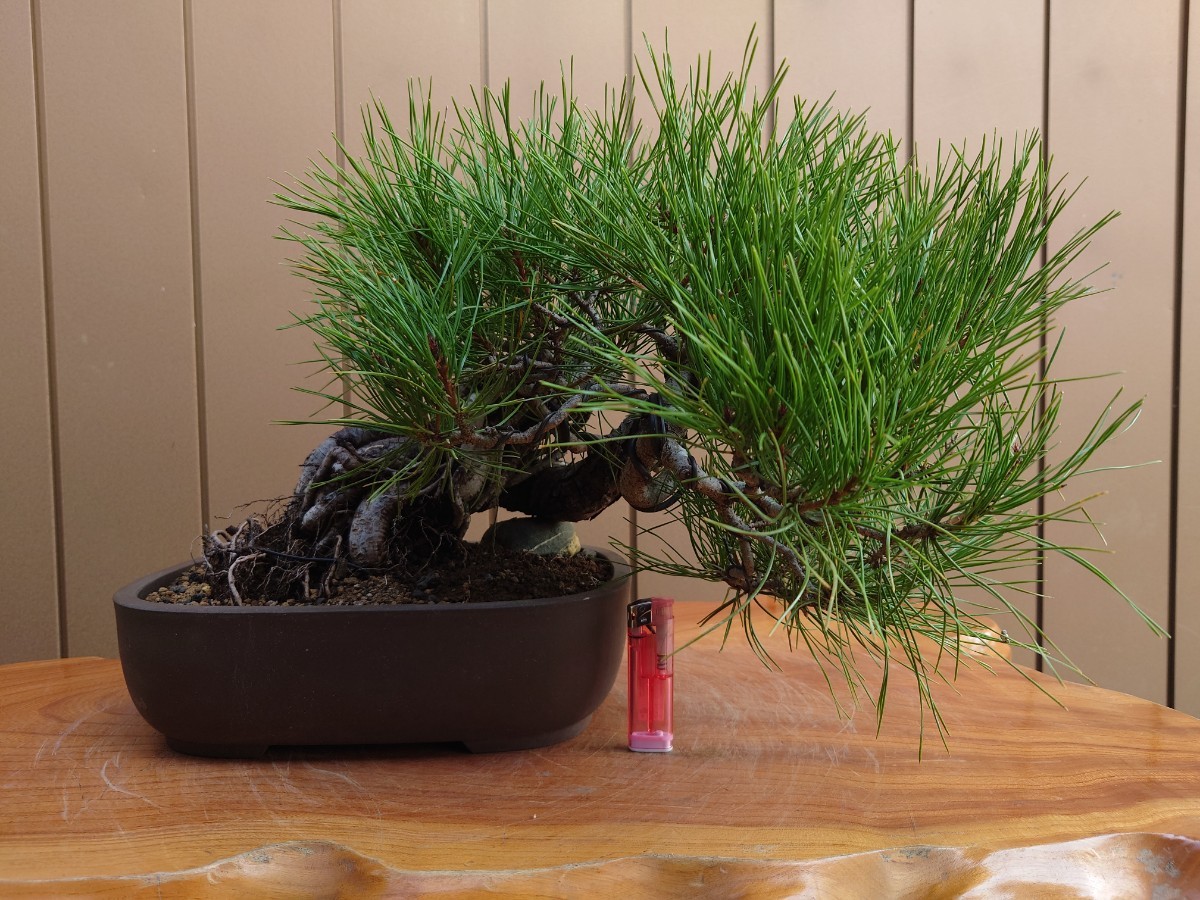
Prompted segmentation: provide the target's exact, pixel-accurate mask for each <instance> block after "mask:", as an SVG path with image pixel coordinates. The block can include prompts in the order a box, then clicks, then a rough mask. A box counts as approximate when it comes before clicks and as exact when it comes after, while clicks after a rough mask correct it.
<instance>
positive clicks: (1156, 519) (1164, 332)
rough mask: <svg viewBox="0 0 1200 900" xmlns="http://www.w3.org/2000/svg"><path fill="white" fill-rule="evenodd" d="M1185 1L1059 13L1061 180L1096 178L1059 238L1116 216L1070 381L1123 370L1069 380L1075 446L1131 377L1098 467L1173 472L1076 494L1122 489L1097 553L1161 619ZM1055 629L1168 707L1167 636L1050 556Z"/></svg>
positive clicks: (1055, 54) (1101, 248) (1145, 474)
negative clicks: (1116, 431)
mask: <svg viewBox="0 0 1200 900" xmlns="http://www.w3.org/2000/svg"><path fill="white" fill-rule="evenodd" d="M1179 21H1180V10H1179V5H1178V3H1174V2H1162V3H1151V4H1130V3H1125V2H1121V0H1103V2H1096V0H1064V2H1060V3H1055V4H1054V7H1053V11H1052V15H1051V20H1050V92H1051V94H1050V127H1049V134H1050V148H1051V151H1052V153H1053V155H1054V161H1055V163H1056V167H1057V171H1058V173H1059V175H1063V174H1066V173H1069V181H1070V183H1071V184H1077V183H1078V182H1079V181H1080V179H1082V178H1084V177H1086V178H1087V184H1085V185H1084V187H1083V190H1081V191H1080V193H1079V195H1078V196H1077V197H1076V200H1075V202H1074V203H1073V204H1072V206H1071V207H1070V208H1069V209H1068V212H1067V215H1066V216H1065V217H1064V218H1063V219H1060V220H1059V223H1058V225H1057V228H1056V231H1055V234H1054V235H1053V236H1052V243H1059V242H1061V241H1062V240H1064V239H1066V238H1067V236H1068V235H1069V234H1070V233H1071V232H1073V231H1075V230H1076V229H1077V228H1079V227H1081V226H1083V225H1085V224H1087V223H1090V222H1092V221H1095V220H1096V219H1097V218H1098V217H1099V216H1101V215H1102V214H1103V213H1105V212H1106V211H1108V210H1109V209H1112V208H1116V209H1119V210H1121V212H1122V215H1121V218H1120V219H1118V220H1117V221H1116V222H1114V223H1113V224H1112V226H1111V227H1109V228H1106V229H1105V230H1104V231H1103V232H1102V234H1101V235H1100V236H1099V237H1098V238H1097V239H1096V240H1095V242H1094V243H1093V245H1092V249H1091V250H1090V251H1089V252H1088V253H1087V254H1086V258H1084V259H1082V260H1081V261H1080V263H1079V265H1078V266H1077V267H1076V269H1075V272H1076V274H1077V275H1082V274H1084V273H1086V272H1087V271H1089V270H1090V269H1092V268H1094V267H1095V266H1096V265H1098V264H1100V263H1102V262H1103V261H1105V260H1109V261H1110V264H1109V266H1108V267H1107V268H1106V269H1103V270H1102V271H1100V272H1098V273H1096V275H1094V276H1093V277H1092V283H1093V284H1094V285H1095V286H1096V287H1098V288H1102V289H1108V290H1109V293H1106V294H1103V295H1100V296H1096V297H1092V298H1090V299H1087V300H1083V301H1080V303H1078V304H1076V305H1075V308H1073V309H1067V310H1066V311H1065V312H1064V313H1063V315H1062V316H1061V317H1060V319H1061V322H1062V324H1064V325H1065V326H1066V329H1067V343H1066V345H1065V346H1064V348H1063V351H1062V353H1061V354H1060V359H1059V361H1058V364H1056V366H1055V371H1056V373H1057V374H1058V375H1059V377H1062V376H1067V375H1078V374H1082V373H1088V372H1091V373H1095V372H1101V371H1114V370H1115V371H1120V372H1122V374H1121V375H1120V376H1119V377H1118V378H1110V379H1104V380H1101V381H1095V382H1085V383H1074V384H1068V385H1065V386H1064V388H1063V392H1064V394H1065V402H1064V406H1065V414H1064V417H1063V418H1064V422H1063V427H1062V430H1061V434H1062V445H1063V446H1064V447H1065V446H1068V445H1069V444H1070V443H1071V441H1072V440H1074V439H1077V438H1079V437H1080V436H1081V435H1082V433H1083V431H1084V429H1085V428H1086V427H1087V426H1088V425H1089V424H1090V421H1089V416H1091V417H1093V418H1094V416H1095V415H1098V414H1099V412H1100V411H1101V410H1102V409H1103V408H1104V405H1105V403H1106V402H1107V401H1108V400H1109V398H1110V397H1111V396H1112V394H1113V392H1114V391H1115V390H1116V388H1117V386H1118V385H1120V384H1124V385H1125V387H1126V390H1125V394H1124V398H1126V399H1133V398H1136V397H1145V398H1146V405H1145V409H1144V411H1143V413H1142V416H1141V419H1140V420H1139V421H1138V423H1137V424H1136V425H1135V426H1134V428H1133V429H1132V430H1131V431H1130V432H1128V433H1127V434H1126V435H1125V436H1124V437H1123V438H1122V439H1120V440H1118V441H1116V442H1115V443H1114V444H1112V445H1110V446H1109V447H1108V448H1106V449H1105V450H1104V451H1103V452H1102V453H1101V454H1099V455H1098V456H1097V457H1096V459H1095V462H1096V464H1098V465H1102V466H1103V465H1120V464H1131V463H1143V462H1150V461H1153V460H1162V461H1163V462H1162V463H1161V464H1159V465H1151V466H1148V467H1145V468H1141V469H1137V470H1133V471H1124V472H1104V473H1101V474H1098V475H1096V476H1093V477H1091V478H1085V479H1080V480H1079V481H1078V483H1077V484H1075V485H1072V488H1071V491H1070V496H1071V497H1080V496H1086V495H1087V494H1090V493H1092V492H1094V491H1096V490H1099V489H1107V491H1108V493H1107V495H1106V496H1104V497H1101V498H1099V499H1098V500H1096V501H1095V502H1094V503H1093V504H1092V505H1091V507H1090V508H1091V511H1092V515H1093V517H1094V519H1095V520H1096V521H1097V522H1100V523H1103V525H1102V530H1103V532H1104V535H1105V537H1106V538H1107V542H1108V548H1109V550H1110V551H1111V552H1112V553H1111V555H1106V556H1102V557H1097V562H1098V563H1099V564H1100V565H1101V567H1102V568H1104V569H1105V570H1106V571H1107V572H1108V573H1109V575H1110V576H1111V577H1112V578H1113V580H1114V581H1115V582H1116V583H1118V584H1119V585H1121V586H1123V587H1124V588H1125V589H1126V591H1127V592H1128V593H1129V594H1130V595H1131V596H1132V597H1133V599H1134V600H1135V601H1137V602H1138V603H1139V604H1140V605H1141V606H1142V608H1143V609H1145V610H1146V611H1147V612H1148V613H1149V614H1150V615H1151V616H1153V617H1154V618H1155V619H1157V620H1158V621H1159V622H1162V623H1165V622H1166V619H1167V605H1168V597H1167V563H1168V542H1169V539H1170V535H1169V533H1168V510H1169V504H1170V496H1169V490H1170V485H1169V478H1170V467H1169V465H1168V463H1167V461H1168V460H1169V457H1170V454H1171V389H1172V382H1171V379H1172V372H1171V346H1172V330H1173V312H1174V302H1173V301H1174V297H1173V272H1174V257H1173V250H1174V244H1175V222H1174V213H1175V166H1176V140H1175V138H1176V130H1175V129H1176V108H1177V99H1178V98H1177V89H1178V73H1179V59H1178V49H1179V34H1178V27H1179ZM1048 534H1049V535H1050V536H1051V537H1052V538H1053V539H1054V540H1056V541H1060V542H1063V543H1067V544H1071V543H1076V544H1079V543H1083V544H1086V545H1090V546H1094V545H1096V544H1097V543H1098V539H1097V538H1096V536H1095V535H1094V534H1093V533H1091V532H1090V531H1089V530H1088V529H1086V528H1082V527H1081V528H1070V527H1067V526H1052V527H1049V528H1048ZM1046 588H1047V594H1048V595H1049V596H1048V599H1047V603H1046V628H1047V631H1048V632H1049V633H1050V634H1051V635H1055V636H1057V638H1058V641H1059V644H1060V645H1061V646H1062V647H1063V649H1064V651H1065V652H1066V653H1067V655H1068V656H1070V657H1071V658H1072V659H1074V661H1075V662H1076V663H1077V664H1078V665H1079V666H1081V667H1082V669H1083V670H1084V671H1085V672H1086V673H1087V674H1088V675H1090V676H1091V677H1092V678H1093V679H1095V680H1096V681H1097V682H1098V683H1099V684H1100V685H1102V686H1104V687H1109V688H1115V689H1118V690H1122V691H1126V692H1128V693H1131V694H1136V695H1138V696H1141V697H1146V698H1148V699H1151V700H1155V701H1158V702H1162V701H1163V700H1164V699H1165V697H1166V649H1167V648H1166V642H1165V641H1163V640H1161V639H1159V638H1157V637H1154V636H1153V635H1152V634H1151V633H1150V632H1149V631H1148V630H1147V629H1145V628H1144V627H1143V626H1142V625H1141V623H1140V622H1139V621H1138V620H1137V618H1136V617H1135V616H1134V615H1133V614H1132V613H1131V612H1130V611H1129V610H1127V609H1126V608H1125V607H1124V605H1123V604H1122V603H1121V601H1120V600H1119V599H1117V598H1116V597H1114V596H1113V595H1112V594H1110V593H1109V592H1108V591H1107V590H1105V589H1104V588H1103V587H1102V586H1101V585H1100V584H1099V583H1098V582H1097V581H1096V580H1095V579H1094V578H1092V577H1090V576H1089V575H1087V573H1085V572H1083V571H1081V570H1080V569H1079V568H1078V567H1076V566H1074V565H1072V564H1070V563H1068V562H1066V561H1064V560H1061V559H1059V558H1057V557H1054V556H1050V557H1049V558H1048V559H1047V561H1046Z"/></svg>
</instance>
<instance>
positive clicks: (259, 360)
mask: <svg viewBox="0 0 1200 900" xmlns="http://www.w3.org/2000/svg"><path fill="white" fill-rule="evenodd" d="M192 16H193V21H192V41H193V60H194V71H195V80H194V92H195V93H194V104H195V123H196V134H195V147H196V186H197V213H196V216H197V223H198V229H197V230H198V234H199V246H200V253H199V266H200V278H199V287H200V297H201V304H200V306H201V312H202V321H203V326H204V332H203V334H204V380H205V391H204V400H205V419H206V424H207V452H208V508H209V513H210V517H211V519H212V521H211V522H210V524H211V525H214V526H215V527H224V525H226V524H229V517H230V516H231V515H233V516H234V518H235V519H237V518H240V515H238V513H237V507H238V506H240V505H241V504H245V503H248V502H250V501H255V500H264V499H269V498H273V497H279V496H284V495H288V494H290V493H291V490H292V487H293V485H294V484H295V479H296V473H297V469H298V467H299V465H300V463H301V462H302V461H303V460H304V458H305V456H307V455H308V452H309V451H310V450H311V449H312V448H313V447H314V446H316V444H317V443H319V442H320V441H321V439H322V438H323V437H324V436H325V435H326V434H328V433H329V432H330V431H331V430H332V429H331V428H329V427H327V426H320V425H313V426H284V425H277V424H272V423H273V422H275V421H277V420H280V419H304V418H307V417H308V416H310V415H313V414H319V415H325V416H329V415H338V414H340V411H339V410H324V411H320V410H319V408H320V405H321V404H320V401H319V400H318V399H317V398H314V397H309V396H305V395H302V394H299V393H296V392H295V391H293V390H291V388H293V387H294V386H297V385H304V386H306V387H310V388H313V389H317V388H320V387H322V386H323V385H324V376H321V375H317V374H314V372H315V371H316V367H315V366H311V365H298V363H300V362H301V361H305V360H309V359H312V358H314V356H315V353H314V351H313V348H312V339H311V336H310V334H309V333H308V332H307V331H306V330H304V329H298V328H293V329H288V330H286V331H279V330H278V329H279V327H280V326H282V325H286V324H287V323H288V322H290V321H291V312H292V311H295V312H299V313H304V312H305V310H306V306H307V303H308V298H309V291H308V289H307V287H306V285H305V283H304V282H303V281H302V280H301V279H299V278H297V277H296V276H295V275H293V274H292V272H291V270H290V268H289V267H288V266H287V265H286V264H285V262H284V260H285V258H286V257H287V256H289V255H295V254H294V252H293V251H294V250H296V249H298V248H295V247H294V246H293V245H290V244H285V243H283V242H281V241H279V240H276V236H277V235H278V233H279V229H280V227H281V226H282V225H283V224H284V223H285V222H287V221H288V219H289V218H290V217H291V215H292V214H289V213H288V212H287V211H286V210H282V209H280V208H278V207H276V206H274V205H272V204H270V203H268V200H269V199H270V197H271V196H272V195H273V194H274V193H275V192H276V191H277V190H278V188H277V187H276V185H275V184H274V183H273V182H274V181H276V180H277V181H279V182H280V183H281V184H284V185H287V184H291V183H293V179H292V178H291V177H290V176H293V175H294V176H297V177H298V176H301V175H302V174H303V173H304V172H305V171H306V170H307V169H308V168H309V167H310V166H309V162H308V161H309V160H312V159H317V158H318V156H319V154H321V153H325V154H327V155H329V156H331V157H332V155H333V152H334V144H333V139H332V135H333V132H334V128H335V117H334V77H333V58H334V54H333V12H332V4H331V3H330V0H301V2H297V0H270V2H260V3H242V2H238V0H205V2H200V3H196V4H195V5H194V6H193V13H192ZM248 148H253V150H252V152H248Z"/></svg>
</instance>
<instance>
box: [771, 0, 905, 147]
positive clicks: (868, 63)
mask: <svg viewBox="0 0 1200 900" xmlns="http://www.w3.org/2000/svg"><path fill="white" fill-rule="evenodd" d="M908 22H909V2H908V0H843V2H840V3H830V2H829V0H776V4H775V57H776V63H782V62H784V61H785V60H786V61H787V63H788V66H789V69H790V72H789V75H788V80H787V81H786V82H785V83H784V94H785V96H786V97H789V98H790V97H791V96H792V95H799V96H801V97H803V98H804V99H805V100H807V101H809V102H821V101H824V100H826V99H828V98H829V97H831V96H832V97H833V106H834V108H835V109H839V110H850V111H852V112H855V113H861V112H863V111H866V113H867V124H868V125H869V126H870V127H871V128H873V129H874V130H876V131H891V132H892V134H893V135H894V136H895V137H896V139H897V140H898V141H900V140H905V139H906V138H907V134H906V132H907V130H908ZM789 112H790V110H789Z"/></svg>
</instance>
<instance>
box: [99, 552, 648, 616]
mask: <svg viewBox="0 0 1200 900" xmlns="http://www.w3.org/2000/svg"><path fill="white" fill-rule="evenodd" d="M583 550H584V551H587V552H589V553H594V554H595V555H597V556H599V557H601V558H603V559H606V560H608V562H609V563H611V564H612V567H613V577H612V578H610V579H609V580H608V581H605V582H603V583H601V584H599V585H597V586H596V587H594V588H591V589H589V590H586V591H581V592H579V593H577V594H560V595H558V596H555V597H531V598H528V599H522V600H465V601H461V602H453V603H399V604H386V605H385V604H378V605H363V606H335V605H325V604H321V603H307V604H297V605H295V606H200V605H199V604H176V603H155V602H153V601H150V600H143V599H142V594H145V593H148V592H149V591H150V590H152V589H156V588H159V587H162V586H163V585H165V584H169V583H170V581H171V580H173V578H174V577H175V576H176V575H177V574H178V573H179V572H182V571H183V570H184V569H188V568H191V567H192V566H194V565H197V563H196V561H195V560H190V561H188V562H185V563H176V564H175V565H173V566H168V567H167V568H165V569H162V570H160V571H158V572H154V573H153V574H150V575H144V576H142V577H141V578H139V579H137V580H136V581H133V582H130V583H129V584H127V585H125V586H124V587H122V588H119V589H118V590H117V591H116V592H115V593H114V594H113V603H114V604H115V605H116V606H123V607H126V608H128V609H137V610H143V611H147V612H150V611H153V612H159V613H163V614H166V615H241V616H245V615H255V614H260V613H261V614H264V615H275V614H279V613H290V614H309V615H330V614H332V613H338V612H342V613H354V614H358V613H368V614H372V613H373V614H379V613H392V614H393V615H405V614H414V613H422V612H423V613H429V612H431V611H432V610H444V611H446V612H450V611H454V610H457V611H467V610H474V611H478V610H481V609H496V610H501V609H513V608H516V607H528V606H552V605H555V604H559V603H563V602H570V601H584V600H586V599H588V598H590V597H593V596H595V595H596V594H598V593H601V592H607V591H609V590H611V589H612V588H613V587H615V586H618V585H620V584H621V583H622V582H624V581H627V580H628V579H629V578H630V577H631V576H632V574H633V569H632V568H631V567H630V565H629V563H628V562H626V561H625V560H624V559H623V558H622V557H621V556H619V555H617V554H615V553H613V552H610V551H605V550H601V549H599V548H598V547H584V548H583Z"/></svg>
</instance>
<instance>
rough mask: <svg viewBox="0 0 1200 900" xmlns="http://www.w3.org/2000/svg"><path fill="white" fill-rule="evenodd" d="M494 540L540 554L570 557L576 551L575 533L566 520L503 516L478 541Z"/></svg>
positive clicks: (488, 542) (487, 542)
mask: <svg viewBox="0 0 1200 900" xmlns="http://www.w3.org/2000/svg"><path fill="white" fill-rule="evenodd" d="M479 542H480V543H481V544H483V545H485V546H486V545H488V544H490V543H495V544H496V545H497V546H499V547H504V548H506V549H508V550H527V551H529V552H530V553H537V554H539V555H541V556H574V555H575V554H576V553H578V552H579V535H577V534H576V533H575V526H574V525H573V524H571V523H570V522H555V521H553V520H552V519H530V518H521V519H505V520H504V521H502V522H497V523H496V524H495V525H493V526H492V527H491V528H489V529H488V530H487V531H486V532H484V534H483V537H482V538H480V541H479Z"/></svg>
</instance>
